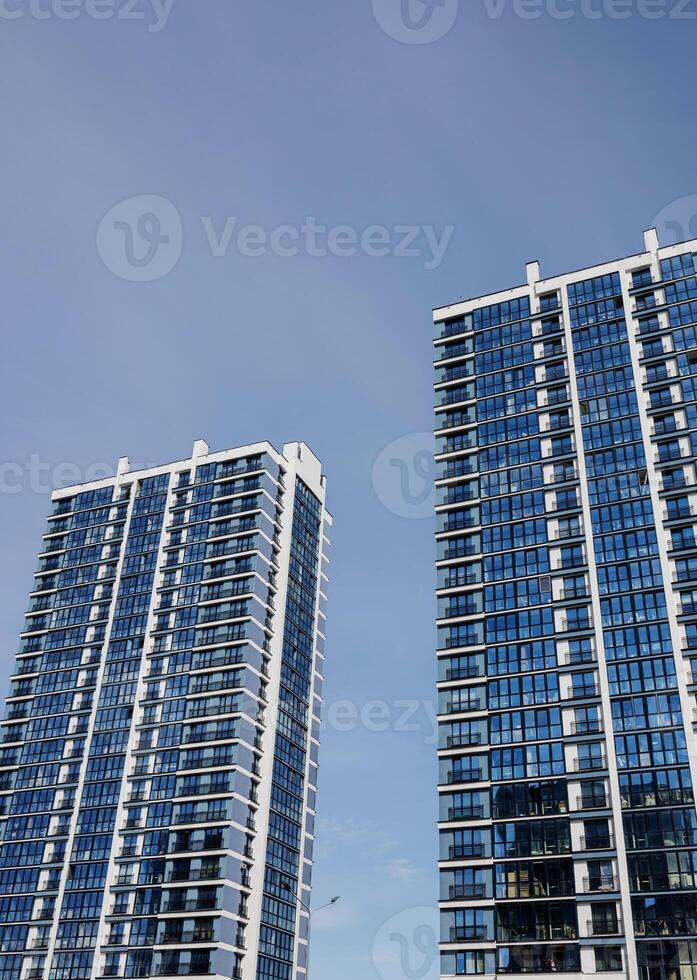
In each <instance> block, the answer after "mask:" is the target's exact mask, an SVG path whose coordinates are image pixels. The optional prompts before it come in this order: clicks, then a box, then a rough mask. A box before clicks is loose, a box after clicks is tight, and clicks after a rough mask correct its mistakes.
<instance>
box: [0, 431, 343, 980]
mask: <svg viewBox="0 0 697 980" xmlns="http://www.w3.org/2000/svg"><path fill="white" fill-rule="evenodd" d="M330 522H331V518H330V517H329V515H328V513H327V511H326V508H325V479H324V476H323V475H322V472H321V467H320V463H319V461H318V460H317V458H316V457H315V456H314V455H313V454H312V452H311V451H310V450H309V449H308V447H307V446H306V445H305V444H303V443H290V444H288V445H286V446H285V447H284V449H283V452H282V453H279V452H277V451H276V450H275V449H274V448H273V447H272V446H271V445H270V444H269V443H260V444H257V445H252V446H244V447H241V448H239V449H234V450H229V451H226V452H219V453H211V452H210V451H209V448H208V446H207V445H206V444H205V443H204V442H203V441H199V442H197V443H196V444H195V445H194V450H193V454H192V456H191V458H189V459H186V460H183V461H180V462H177V463H173V464H169V465H166V466H161V467H156V468H153V469H148V470H140V471H135V472H131V470H130V468H129V464H128V460H126V459H123V460H121V461H120V462H119V466H118V470H117V475H116V476H115V477H114V478H113V479H108V480H103V481H100V482H98V483H93V484H89V485H83V486H77V487H72V488H69V489H65V490H59V491H57V492H55V493H54V495H53V508H52V511H51V514H50V516H49V519H48V528H47V531H46V534H45V536H44V541H43V545H42V548H41V554H40V557H39V565H38V570H37V573H36V578H35V581H34V584H33V589H32V592H31V599H30V604H29V611H28V615H27V620H26V624H25V628H24V632H23V634H22V640H21V646H20V651H19V654H18V656H17V663H16V668H15V673H14V676H13V678H12V681H11V689H10V694H9V697H8V699H7V708H6V713H5V719H4V721H3V722H2V726H1V733H2V734H1V747H0V980H28V978H37V980H38V978H42V980H92V978H98V977H99V978H102V977H103V978H111V977H114V978H116V977H119V978H121V977H160V978H162V977H169V978H174V977H182V976H186V977H196V978H204V977H205V978H207V980H223V978H226V980H229V978H232V977H234V978H240V980H304V978H305V977H306V973H307V954H308V934H309V918H308V915H307V912H306V908H305V907H306V906H308V905H309V898H310V887H311V877H312V854H313V840H314V815H315V806H316V787H317V767H318V748H319V716H320V703H321V697H322V681H323V673H324V633H325V625H324V624H325V614H326V597H325V596H326V581H327V549H328V540H327V536H326V532H327V528H328V525H329V524H330Z"/></svg>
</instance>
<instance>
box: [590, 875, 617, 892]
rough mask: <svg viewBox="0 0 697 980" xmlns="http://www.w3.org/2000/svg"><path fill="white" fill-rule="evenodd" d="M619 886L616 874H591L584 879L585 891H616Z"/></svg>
mask: <svg viewBox="0 0 697 980" xmlns="http://www.w3.org/2000/svg"><path fill="white" fill-rule="evenodd" d="M619 887H620V886H619V881H618V879H617V878H616V877H615V876H614V875H590V876H589V877H587V878H584V879H583V890H584V892H616V891H619Z"/></svg>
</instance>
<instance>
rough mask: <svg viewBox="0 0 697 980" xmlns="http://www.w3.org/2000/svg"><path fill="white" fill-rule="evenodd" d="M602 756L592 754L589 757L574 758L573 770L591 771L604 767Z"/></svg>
mask: <svg viewBox="0 0 697 980" xmlns="http://www.w3.org/2000/svg"><path fill="white" fill-rule="evenodd" d="M606 768H607V762H606V761H605V759H604V758H601V757H599V756H594V757H593V758H591V759H574V772H593V771H594V770H596V769H606Z"/></svg>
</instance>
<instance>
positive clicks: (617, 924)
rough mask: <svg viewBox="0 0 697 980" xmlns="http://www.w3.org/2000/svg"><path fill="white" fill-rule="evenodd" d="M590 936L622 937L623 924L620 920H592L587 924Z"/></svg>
mask: <svg viewBox="0 0 697 980" xmlns="http://www.w3.org/2000/svg"><path fill="white" fill-rule="evenodd" d="M586 926H587V930H588V935H589V936H620V935H621V934H622V923H621V921H620V920H619V919H614V920H613V919H608V920H606V921H604V922H603V921H599V920H597V919H591V920H590V921H589V922H587V923H586Z"/></svg>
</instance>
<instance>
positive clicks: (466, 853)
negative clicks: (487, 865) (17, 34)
mask: <svg viewBox="0 0 697 980" xmlns="http://www.w3.org/2000/svg"><path fill="white" fill-rule="evenodd" d="M448 856H449V859H450V860H451V861H457V860H459V859H460V858H478V857H484V845H483V844H451V846H450V847H449V848H448Z"/></svg>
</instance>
